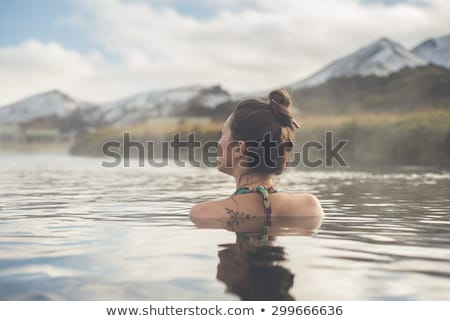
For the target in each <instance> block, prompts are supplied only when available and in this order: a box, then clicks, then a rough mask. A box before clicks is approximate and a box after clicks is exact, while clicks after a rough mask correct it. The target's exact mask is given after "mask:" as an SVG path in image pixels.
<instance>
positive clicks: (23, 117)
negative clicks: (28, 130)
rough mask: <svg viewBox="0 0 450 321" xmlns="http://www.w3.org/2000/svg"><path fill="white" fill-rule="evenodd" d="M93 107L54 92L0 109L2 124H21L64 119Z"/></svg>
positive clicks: (56, 91)
mask: <svg viewBox="0 0 450 321" xmlns="http://www.w3.org/2000/svg"><path fill="white" fill-rule="evenodd" d="M92 106H93V105H91V104H88V103H84V102H80V101H77V100H74V99H72V98H71V97H69V96H68V95H66V94H64V93H62V92H60V91H58V90H53V91H50V92H45V93H42V94H38V95H34V96H31V97H29V98H25V99H23V100H20V101H18V102H16V103H13V104H10V105H7V106H5V107H2V108H0V122H8V123H18V124H21V123H27V122H30V121H32V120H35V119H47V118H51V117H57V118H64V117H67V116H69V115H71V114H72V113H74V112H75V111H81V110H82V109H86V108H89V107H92Z"/></svg>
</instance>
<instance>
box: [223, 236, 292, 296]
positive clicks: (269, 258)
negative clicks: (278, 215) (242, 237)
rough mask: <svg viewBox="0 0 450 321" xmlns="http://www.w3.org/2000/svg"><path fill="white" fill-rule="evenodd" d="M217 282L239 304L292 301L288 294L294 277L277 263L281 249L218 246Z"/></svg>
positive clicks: (280, 259) (232, 245) (250, 245)
mask: <svg viewBox="0 0 450 321" xmlns="http://www.w3.org/2000/svg"><path fill="white" fill-rule="evenodd" d="M221 247H223V249H221V250H220V251H219V264H218V266H217V279H219V280H221V281H222V282H224V283H225V284H226V286H227V290H228V291H230V292H232V293H235V294H237V295H239V297H240V298H241V299H242V300H277V301H281V300H293V299H294V298H293V297H292V296H291V295H290V294H289V290H290V288H291V287H292V285H293V284H294V274H293V273H291V271H289V270H288V269H287V268H285V267H283V266H282V265H281V263H282V262H283V261H284V260H285V256H284V255H285V254H284V249H283V248H282V247H279V246H270V245H253V244H241V243H239V242H237V243H235V244H225V245H221Z"/></svg>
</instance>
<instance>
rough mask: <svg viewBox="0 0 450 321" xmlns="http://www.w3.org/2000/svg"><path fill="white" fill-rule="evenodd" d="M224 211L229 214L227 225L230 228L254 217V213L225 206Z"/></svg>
mask: <svg viewBox="0 0 450 321" xmlns="http://www.w3.org/2000/svg"><path fill="white" fill-rule="evenodd" d="M225 211H226V212H227V214H228V215H229V216H230V218H229V219H228V222H227V226H228V227H231V228H233V227H236V226H238V225H239V223H242V222H244V221H247V220H249V219H252V218H256V216H255V215H250V214H245V213H239V212H238V211H235V210H233V209H231V208H225Z"/></svg>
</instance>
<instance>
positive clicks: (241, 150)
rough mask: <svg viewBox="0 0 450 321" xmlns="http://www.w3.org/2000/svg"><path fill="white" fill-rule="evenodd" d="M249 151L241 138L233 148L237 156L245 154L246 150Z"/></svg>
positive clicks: (234, 154)
mask: <svg viewBox="0 0 450 321" xmlns="http://www.w3.org/2000/svg"><path fill="white" fill-rule="evenodd" d="M246 151H247V145H246V144H245V142H244V141H242V140H239V141H238V142H237V146H236V147H234V148H233V156H234V157H235V158H240V157H243V156H245V152H246Z"/></svg>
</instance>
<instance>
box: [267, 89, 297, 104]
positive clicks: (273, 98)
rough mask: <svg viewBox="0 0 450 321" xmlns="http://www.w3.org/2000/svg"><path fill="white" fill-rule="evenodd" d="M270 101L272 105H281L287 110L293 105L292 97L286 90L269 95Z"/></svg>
mask: <svg viewBox="0 0 450 321" xmlns="http://www.w3.org/2000/svg"><path fill="white" fill-rule="evenodd" d="M269 100H270V102H271V103H275V104H277V105H281V106H283V107H285V108H289V107H290V106H291V104H292V100H291V96H290V95H289V93H288V91H287V90H286V89H284V88H281V89H276V90H273V91H271V92H270V94H269Z"/></svg>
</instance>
